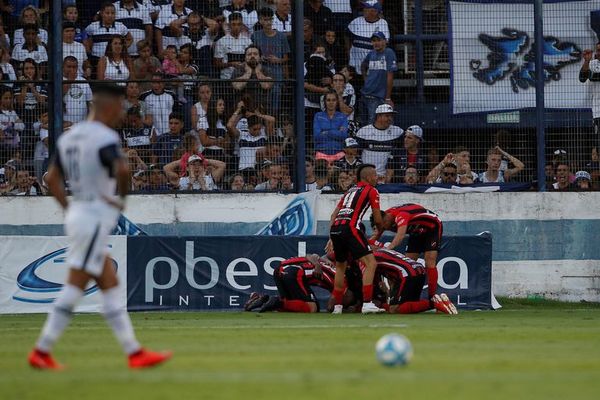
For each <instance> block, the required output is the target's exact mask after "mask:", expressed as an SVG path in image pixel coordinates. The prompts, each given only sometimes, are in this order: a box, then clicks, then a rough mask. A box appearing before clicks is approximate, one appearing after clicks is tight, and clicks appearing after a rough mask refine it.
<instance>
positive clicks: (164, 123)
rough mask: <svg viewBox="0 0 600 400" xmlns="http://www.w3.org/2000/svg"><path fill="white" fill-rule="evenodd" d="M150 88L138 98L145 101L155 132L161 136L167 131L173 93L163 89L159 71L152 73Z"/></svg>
mask: <svg viewBox="0 0 600 400" xmlns="http://www.w3.org/2000/svg"><path fill="white" fill-rule="evenodd" d="M151 87H152V90H150V91H148V92H145V93H142V95H141V96H140V100H142V101H144V102H145V103H146V109H147V112H148V113H149V114H150V115H152V121H153V124H154V126H155V127H156V134H157V135H158V136H161V135H163V134H165V133H167V132H168V131H169V115H171V113H172V112H173V110H174V108H175V104H176V100H175V94H174V93H173V92H171V91H168V90H165V83H164V81H163V76H162V74H161V73H154V74H153V75H152V82H151Z"/></svg>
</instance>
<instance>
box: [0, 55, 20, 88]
mask: <svg viewBox="0 0 600 400" xmlns="http://www.w3.org/2000/svg"><path fill="white" fill-rule="evenodd" d="M0 73H2V80H3V81H16V80H17V74H15V69H14V68H13V66H12V64H11V63H10V53H9V51H8V49H7V48H5V47H2V46H0ZM2 86H5V87H10V88H11V87H13V84H12V83H3V84H2Z"/></svg>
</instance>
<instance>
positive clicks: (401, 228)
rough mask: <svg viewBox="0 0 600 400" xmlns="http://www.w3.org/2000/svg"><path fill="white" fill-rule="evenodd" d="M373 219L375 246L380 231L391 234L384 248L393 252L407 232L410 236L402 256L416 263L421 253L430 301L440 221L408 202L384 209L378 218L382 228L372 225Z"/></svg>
mask: <svg viewBox="0 0 600 400" xmlns="http://www.w3.org/2000/svg"><path fill="white" fill-rule="evenodd" d="M376 218H377V217H376V216H375V215H374V214H373V215H371V227H372V228H373V236H372V237H371V243H374V242H375V243H377V242H376V241H377V240H378V239H379V238H380V237H381V235H383V233H384V231H392V232H395V233H396V235H395V236H394V239H393V240H392V242H391V243H390V244H389V245H388V246H386V247H387V248H388V249H392V250H394V249H395V248H396V247H398V246H399V245H400V243H402V240H404V236H406V234H407V233H408V234H409V235H410V237H409V239H408V247H407V250H406V256H407V257H409V258H412V259H413V260H417V259H418V258H419V256H420V255H421V254H423V258H424V259H425V267H427V285H428V293H429V298H432V297H433V296H434V295H435V294H436V293H437V282H438V270H437V257H438V251H439V249H440V244H441V242H442V233H443V231H444V227H443V224H442V221H441V220H440V219H439V217H438V216H437V214H436V213H434V212H433V211H430V210H428V209H426V208H425V207H423V206H421V205H419V204H412V203H410V204H403V205H401V206H397V207H392V208H389V209H387V210H385V212H384V213H383V215H382V217H381V218H382V219H383V224H382V225H383V227H382V228H380V225H378V224H377V223H376V222H377V219H376Z"/></svg>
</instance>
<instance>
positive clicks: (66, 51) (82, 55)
mask: <svg viewBox="0 0 600 400" xmlns="http://www.w3.org/2000/svg"><path fill="white" fill-rule="evenodd" d="M62 49H63V60H64V59H65V58H67V57H69V56H71V57H75V58H76V59H77V67H78V68H77V73H78V74H79V75H81V76H83V72H84V71H83V63H84V62H85V61H86V60H87V59H88V56H87V52H86V51H85V46H84V45H82V44H81V43H79V42H73V43H65V42H63V44H62Z"/></svg>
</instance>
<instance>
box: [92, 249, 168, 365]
mask: <svg viewBox="0 0 600 400" xmlns="http://www.w3.org/2000/svg"><path fill="white" fill-rule="evenodd" d="M95 279H96V282H97V283H98V287H99V288H100V290H101V291H102V303H103V304H102V305H103V310H102V312H103V314H104V319H105V320H106V322H107V323H108V325H109V326H110V327H111V328H112V331H113V333H114V335H115V337H116V338H117V340H118V342H119V344H120V345H121V347H122V349H123V351H124V352H125V354H127V356H128V357H129V367H130V368H145V367H150V366H153V365H157V364H160V363H162V362H164V361H166V360H168V359H169V358H171V353H155V352H151V351H148V350H145V349H143V348H142V346H141V345H140V344H139V342H138V341H137V339H136V337H135V333H134V331H133V325H132V324H131V319H130V318H129V314H127V310H126V307H125V306H124V305H123V303H122V299H121V298H119V281H118V279H117V274H116V272H115V269H114V268H113V265H112V261H111V260H110V258H109V257H108V256H107V255H105V257H104V265H103V269H102V274H101V275H100V276H99V277H97V278H95Z"/></svg>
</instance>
